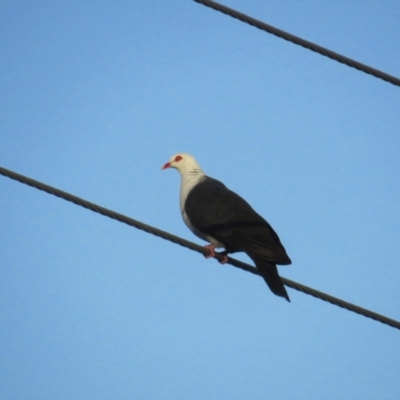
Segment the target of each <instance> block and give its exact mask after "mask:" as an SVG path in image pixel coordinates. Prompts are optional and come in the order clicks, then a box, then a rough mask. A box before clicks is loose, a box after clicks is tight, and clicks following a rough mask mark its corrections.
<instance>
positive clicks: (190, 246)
mask: <svg viewBox="0 0 400 400" xmlns="http://www.w3.org/2000/svg"><path fill="white" fill-rule="evenodd" d="M0 175H4V176H6V177H8V178H11V179H13V180H16V181H18V182H21V183H24V184H26V185H29V186H32V187H34V188H36V189H39V190H42V191H44V192H46V193H49V194H52V195H54V196H57V197H60V198H61V199H64V200H67V201H70V202H72V203H74V204H77V205H79V206H81V207H84V208H87V209H88V210H91V211H94V212H96V213H99V214H101V215H104V216H106V217H109V218H112V219H115V220H117V221H119V222H123V223H124V224H127V225H130V226H133V227H134V228H137V229H140V230H142V231H145V232H148V233H151V234H152V235H155V236H158V237H161V238H163V239H166V240H169V241H170V242H173V243H176V244H179V245H180V246H183V247H186V248H188V249H190V250H194V251H197V252H198V253H201V254H203V255H208V251H207V250H206V249H205V248H204V247H203V246H200V245H198V244H196V243H193V242H190V241H188V240H185V239H182V238H180V237H179V236H175V235H172V234H171V233H169V232H165V231H162V230H161V229H158V228H154V227H153V226H150V225H147V224H144V223H143V222H140V221H137V220H135V219H133V218H130V217H127V216H126V215H123V214H119V213H117V212H115V211H112V210H109V209H107V208H105V207H101V206H99V205H97V204H94V203H91V202H90V201H87V200H84V199H82V198H80V197H77V196H74V195H73V194H70V193H67V192H64V191H63V190H60V189H57V188H55V187H52V186H49V185H46V184H45V183H42V182H39V181H36V180H34V179H31V178H28V177H27V176H24V175H21V174H18V173H16V172H13V171H10V170H8V169H6V168H3V167H0ZM221 257H222V256H220V255H218V254H217V258H218V259H221ZM228 264H230V265H233V266H234V267H237V268H240V269H242V270H244V271H247V272H251V273H252V274H255V275H260V274H259V272H258V271H257V269H256V268H255V267H253V266H251V265H249V264H246V263H244V262H241V261H239V260H236V259H234V258H231V257H229V259H228ZM281 279H282V282H283V283H284V285H286V286H288V287H290V288H292V289H295V290H298V291H300V292H303V293H306V294H309V295H310V296H313V297H316V298H317V299H320V300H324V301H327V302H328V303H331V304H334V305H336V306H339V307H342V308H344V309H346V310H349V311H353V312H355V313H357V314H360V315H363V316H364V317H367V318H371V319H373V320H375V321H378V322H381V323H382V324H386V325H389V326H391V327H393V328H396V329H400V322H399V321H396V320H394V319H391V318H388V317H385V316H384V315H380V314H378V313H375V312H373V311H370V310H367V309H365V308H362V307H359V306H356V305H355V304H351V303H349V302H347V301H344V300H341V299H338V298H337V297H333V296H330V295H329V294H326V293H323V292H320V291H319V290H315V289H312V288H310V287H308V286H305V285H302V284H300V283H297V282H294V281H292V280H290V279H287V278H283V277H282V278H281Z"/></svg>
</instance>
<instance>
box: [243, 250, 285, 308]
mask: <svg viewBox="0 0 400 400" xmlns="http://www.w3.org/2000/svg"><path fill="white" fill-rule="evenodd" d="M249 257H250V258H251V259H252V260H253V261H254V264H256V267H257V269H258V271H259V272H260V274H261V275H262V277H263V278H264V280H265V282H266V283H267V285H268V287H269V288H270V289H271V292H272V293H274V294H276V295H277V296H280V297H284V298H285V299H286V300H287V301H288V302H290V299H289V295H288V294H287V292H286V289H285V286H284V285H283V283H282V280H281V277H280V276H279V274H278V269H277V268H276V265H275V264H271V263H269V262H267V261H264V260H260V259H257V258H253V257H252V256H251V255H250V254H249Z"/></svg>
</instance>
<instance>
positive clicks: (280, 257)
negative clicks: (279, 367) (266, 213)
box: [161, 153, 292, 302]
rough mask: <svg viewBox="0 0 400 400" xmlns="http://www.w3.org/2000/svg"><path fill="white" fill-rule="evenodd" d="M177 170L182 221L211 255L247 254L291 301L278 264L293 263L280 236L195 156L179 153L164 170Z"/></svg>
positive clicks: (277, 292)
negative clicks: (203, 166)
mask: <svg viewBox="0 0 400 400" xmlns="http://www.w3.org/2000/svg"><path fill="white" fill-rule="evenodd" d="M167 168H175V169H177V170H178V172H179V173H180V174H181V188H180V210H181V213H182V217H183V221H184V222H185V224H186V225H187V226H188V228H189V229H190V230H191V231H192V232H193V233H194V234H195V235H196V236H198V237H199V238H201V239H203V240H205V241H207V242H209V243H210V244H209V245H207V246H205V247H206V248H207V252H208V256H206V257H207V258H209V257H215V251H214V249H216V248H224V249H225V251H223V252H221V253H218V254H221V255H223V259H222V261H220V262H222V263H225V262H227V260H228V257H227V255H228V254H230V253H236V252H245V253H246V254H247V255H248V256H249V257H250V258H251V259H252V260H253V262H254V264H255V265H256V267H257V270H258V272H259V273H260V275H261V276H262V277H263V278H264V280H265V282H266V283H267V285H268V287H269V288H270V289H271V291H272V292H273V293H274V294H275V295H277V296H280V297H284V298H285V299H286V300H287V301H289V302H290V299H289V296H288V294H287V292H286V289H285V286H284V285H283V283H282V280H281V278H280V276H279V274H278V269H277V268H276V264H280V265H288V264H291V263H292V262H291V260H290V258H289V256H288V255H287V253H286V250H285V248H284V247H283V245H282V243H281V241H280V239H279V237H278V235H277V234H276V232H275V231H274V230H273V229H272V227H271V225H270V224H269V223H268V222H267V221H266V220H265V219H264V218H263V217H261V216H260V215H259V214H258V213H257V212H256V211H254V209H253V208H252V207H251V206H250V205H249V204H248V203H247V202H246V201H245V200H244V199H243V198H242V197H240V196H239V195H238V194H236V193H235V192H233V191H232V190H229V189H228V188H227V187H226V186H225V185H224V184H223V183H222V182H220V181H218V180H216V179H213V178H211V177H209V176H207V175H206V174H205V173H204V172H203V170H202V169H201V167H200V165H199V164H198V162H197V161H196V160H195V158H194V157H193V156H191V155H190V154H187V153H179V154H176V155H174V156H172V157H171V158H170V160H169V161H168V162H167V163H166V164H164V165H163V166H162V168H161V169H167Z"/></svg>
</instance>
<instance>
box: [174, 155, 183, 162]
mask: <svg viewBox="0 0 400 400" xmlns="http://www.w3.org/2000/svg"><path fill="white" fill-rule="evenodd" d="M181 160H182V157H181V156H176V157H175V160H174V161H175V162H178V161H181Z"/></svg>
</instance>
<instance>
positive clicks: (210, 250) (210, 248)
mask: <svg viewBox="0 0 400 400" xmlns="http://www.w3.org/2000/svg"><path fill="white" fill-rule="evenodd" d="M204 248H205V249H207V250H208V253H209V254H204V257H205V258H211V257H215V251H214V249H215V246H214V245H213V244H208V245H207V246H204Z"/></svg>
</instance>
